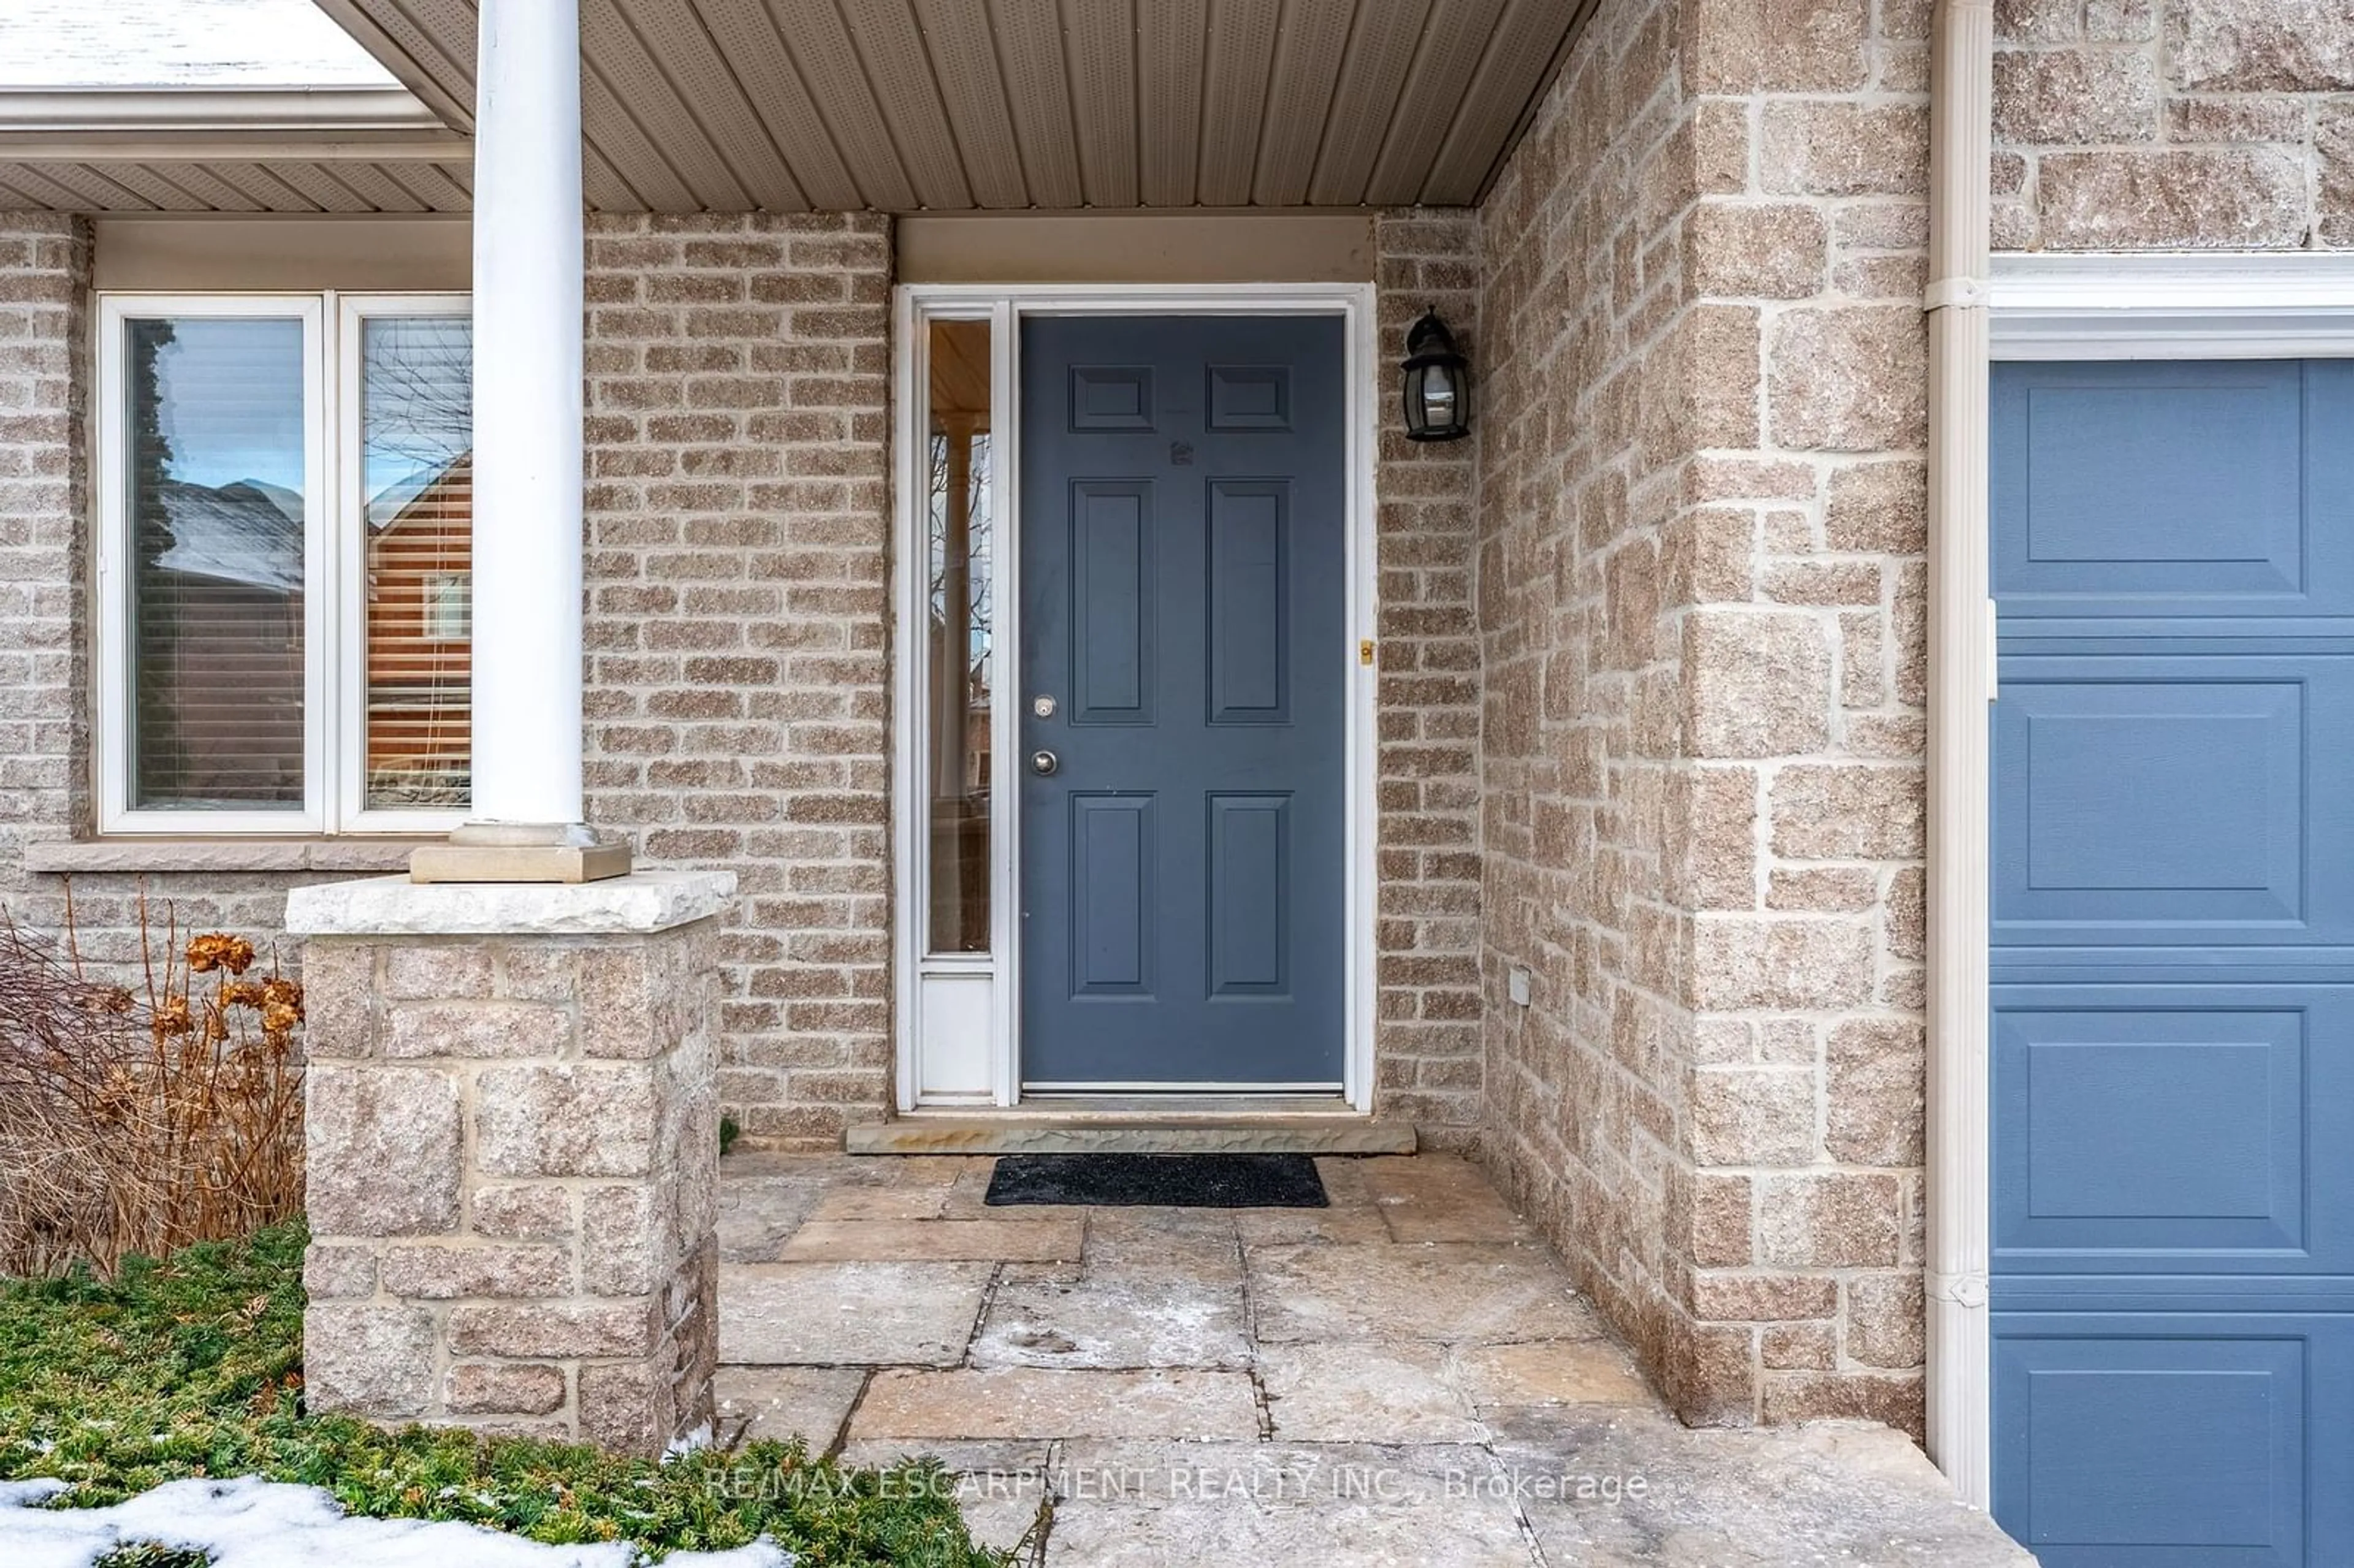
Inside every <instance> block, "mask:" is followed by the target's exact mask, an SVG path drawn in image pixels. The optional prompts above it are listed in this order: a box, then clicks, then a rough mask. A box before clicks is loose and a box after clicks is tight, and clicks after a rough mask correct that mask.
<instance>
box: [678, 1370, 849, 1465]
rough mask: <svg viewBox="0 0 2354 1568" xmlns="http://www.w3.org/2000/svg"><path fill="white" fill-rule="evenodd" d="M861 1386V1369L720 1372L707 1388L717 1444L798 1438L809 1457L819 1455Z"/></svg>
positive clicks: (828, 1445)
mask: <svg viewBox="0 0 2354 1568" xmlns="http://www.w3.org/2000/svg"><path fill="white" fill-rule="evenodd" d="M865 1386H866V1369H865V1368H864V1367H761V1366H723V1367H721V1368H720V1369H719V1372H718V1375H717V1376H716V1378H715V1379H714V1380H713V1383H712V1394H713V1398H714V1402H715V1404H716V1405H717V1407H718V1416H719V1438H720V1441H722V1442H724V1443H737V1442H744V1443H752V1442H759V1441H764V1440H766V1441H773V1442H783V1441H785V1440H786V1439H788V1438H792V1437H799V1438H801V1439H802V1440H804V1441H805V1442H807V1443H808V1445H809V1451H810V1453H811V1455H812V1456H815V1455H821V1454H823V1453H825V1452H826V1451H827V1450H828V1449H830V1448H832V1446H833V1444H834V1440H835V1439H836V1438H838V1437H840V1436H842V1422H843V1417H844V1416H846V1415H848V1414H850V1407H851V1405H852V1404H855V1403H856V1402H857V1399H858V1391H859V1390H860V1389H862V1388H864V1387H865Z"/></svg>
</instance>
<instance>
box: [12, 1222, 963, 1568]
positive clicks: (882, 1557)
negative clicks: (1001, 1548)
mask: <svg viewBox="0 0 2354 1568" xmlns="http://www.w3.org/2000/svg"><path fill="white" fill-rule="evenodd" d="M304 1239H305V1237H304V1234H303V1231H302V1226H301V1225H300V1224H291V1225H281V1226H277V1227H274V1228H272V1229H270V1230H265V1231H262V1232H260V1233H259V1234H256V1235H254V1236H252V1237H251V1238H249V1239H248V1240H245V1241H239V1242H209V1243H206V1244H203V1245H197V1246H192V1247H188V1248H186V1249H185V1250H183V1251H181V1252H178V1253H175V1254H174V1255H172V1256H171V1257H170V1258H169V1259H167V1260H165V1261H163V1262H155V1261H153V1260H149V1259H144V1258H133V1259H130V1260H128V1261H126V1263H125V1265H124V1266H123V1268H122V1271H121V1273H120V1274H119V1275H118V1277H116V1278H114V1279H113V1280H111V1281H99V1280H95V1279H92V1278H90V1277H72V1278H64V1279H47V1280H17V1281H10V1282H6V1283H5V1284H0V1389H5V1390H6V1391H7V1393H6V1395H5V1398H0V1479H28V1478H35V1477H54V1478H58V1479H60V1480H63V1481H66V1482H68V1483H69V1487H70V1489H69V1491H67V1492H65V1493H64V1494H62V1496H61V1497H60V1498H59V1499H58V1506H64V1507H72V1506H100V1505H104V1504H107V1503H111V1502H116V1501H119V1500H121V1499H123V1498H126V1497H129V1496H132V1495H133V1494H135V1493H138V1492H141V1491H144V1490H146V1489H148V1488H150V1487H153V1486H155V1485H157V1484H159V1483H161V1482H164V1481H168V1480H176V1479H180V1478H186V1477H191V1476H213V1477H226V1476H239V1475H260V1476H264V1477H267V1478H270V1479H272V1480H281V1481H292V1482H297V1483H301V1484H303V1485H308V1486H316V1487H321V1488H323V1489H325V1490H326V1491H328V1492H329V1493H331V1494H332V1495H333V1496H334V1498H335V1499H337V1500H338V1501H339V1502H340V1503H342V1505H343V1506H344V1508H345V1510H347V1511H350V1512H352V1513H358V1514H369V1515H375V1516H377V1517H385V1518H391V1517H399V1518H413V1519H444V1520H465V1521H467V1522H470V1523H474V1524H480V1525H485V1526H488V1527H489V1528H491V1529H493V1530H502V1531H510V1532H512V1533H514V1534H516V1535H521V1536H526V1537H528V1538H530V1539H532V1540H535V1541H542V1542H552V1543H559V1544H561V1543H573V1542H599V1541H631V1542H637V1543H638V1544H640V1545H641V1546H642V1547H644V1548H646V1549H647V1552H648V1554H649V1555H650V1556H659V1555H660V1554H661V1553H663V1552H668V1551H671V1550H674V1549H681V1548H699V1549H704V1550H715V1549H723V1548H726V1547H731V1546H740V1545H743V1544H746V1543H747V1542H751V1541H753V1540H756V1539H757V1538H758V1537H759V1536H761V1535H763V1534H765V1535H767V1536H769V1538H770V1539H771V1540H773V1541H775V1542H777V1544H779V1546H782V1547H784V1548H785V1549H786V1550H787V1551H790V1552H793V1553H795V1554H796V1555H797V1556H798V1558H799V1560H800V1562H801V1563H803V1564H805V1565H809V1568H819V1565H823V1568H863V1565H868V1564H885V1563H888V1564H895V1565H896V1564H918V1565H921V1564H937V1565H939V1568H985V1565H991V1564H997V1563H1001V1562H1002V1559H1001V1558H999V1557H998V1556H996V1555H995V1554H992V1553H991V1552H984V1551H982V1550H981V1549H980V1548H978V1547H976V1546H975V1545H974V1544H973V1543H972V1541H971V1538H970V1536H969V1535H968V1534H967V1533H966V1531H965V1528H964V1524H963V1521H962V1520H961V1518H960V1516H959V1514H958V1512H957V1508H956V1504H955V1501H954V1500H953V1497H952V1489H951V1488H949V1486H948V1485H947V1484H945V1482H944V1481H943V1480H942V1478H941V1476H940V1472H938V1470H937V1469H936V1468H931V1467H922V1466H911V1467H903V1468H900V1469H895V1470H891V1471H875V1470H853V1469H843V1468H839V1467H835V1466H834V1465H832V1464H831V1463H829V1462H826V1461H823V1460H812V1459H811V1458H810V1457H808V1456H807V1454H806V1452H805V1451H804V1450H803V1448H802V1447H801V1445H800V1444H799V1443H793V1444H777V1443H754V1444H749V1445H747V1446H744V1447H742V1448H740V1449H737V1450H736V1451H734V1452H732V1453H720V1452H718V1451H716V1450H709V1449H706V1450H703V1451H701V1452H697V1453H694V1454H690V1455H686V1456H684V1457H679V1458H677V1459H674V1460H673V1461H670V1462H668V1463H663V1464H656V1463H653V1462H652V1461H647V1460H640V1459H627V1458H620V1457H614V1456H612V1455H610V1454H605V1453H602V1452H600V1451H599V1450H597V1449H595V1448H589V1447H582V1446H569V1445H563V1444H554V1443H543V1442H536V1441H530V1440H525V1439H520V1438H486V1437H480V1436H475V1435H473V1434H471V1433H466V1432H460V1431H451V1430H446V1429H429V1428H424V1427H411V1428H408V1430H406V1431H401V1432H393V1433H387V1432H384V1431H381V1430H379V1429H377V1428H376V1427H373V1426H370V1425H366V1423H364V1422H360V1421H355V1420H353V1419H350V1418H348V1417H343V1416H312V1415H307V1414H303V1412H302V1408H301V1405H302V1247H303V1243H304ZM139 1553H145V1554H144V1555H141V1554H139ZM118 1561H119V1562H121V1563H122V1564H123V1568H133V1564H134V1563H135V1564H137V1565H138V1568H181V1565H182V1564H184V1563H187V1562H188V1561H189V1560H188V1559H187V1558H186V1556H185V1554H175V1553H164V1552H148V1551H147V1549H134V1552H132V1553H122V1554H118Z"/></svg>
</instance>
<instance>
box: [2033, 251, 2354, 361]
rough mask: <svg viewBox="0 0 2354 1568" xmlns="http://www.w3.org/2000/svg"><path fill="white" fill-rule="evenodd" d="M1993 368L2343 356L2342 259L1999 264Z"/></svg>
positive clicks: (2087, 257)
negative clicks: (2055, 362) (1996, 364)
mask: <svg viewBox="0 0 2354 1568" xmlns="http://www.w3.org/2000/svg"><path fill="white" fill-rule="evenodd" d="M1991 305H1992V329H1993V330H1992V347H1993V354H1994V357H1995V358H1997V359H2285V358H2296V357H2299V356H2310V355H2354V253H2349V252H2342V251H2317V250H2291V251H2269V252H2266V251H2256V252H2250V251H2238V252H2232V253H2228V254H2209V253H2185V252H2159V253H2153V254H2148V255H2116V254H2107V253H2084V254H2070V255H2064V256H2058V255H2017V254H2014V255H1999V256H1997V257H1995V258H1994V275H1993V288H1992V299H1991Z"/></svg>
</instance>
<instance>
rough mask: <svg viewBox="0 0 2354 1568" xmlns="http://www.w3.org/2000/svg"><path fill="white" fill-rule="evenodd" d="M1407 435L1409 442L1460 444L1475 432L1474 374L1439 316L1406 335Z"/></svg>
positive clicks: (1428, 315) (1428, 314) (1425, 316)
mask: <svg viewBox="0 0 2354 1568" xmlns="http://www.w3.org/2000/svg"><path fill="white" fill-rule="evenodd" d="M1399 368H1401V369H1402V370H1404V371H1405V433H1406V438H1407V439H1408V440H1416V441H1459V440H1462V439H1463V438H1464V437H1466V436H1468V435H1469V434H1470V433H1471V424H1470V418H1471V372H1470V367H1469V366H1468V365H1467V364H1466V363H1465V361H1464V358H1463V355H1461V354H1460V353H1459V352H1458V350H1457V349H1456V346H1455V339H1454V338H1453V337H1452V336H1450V335H1448V334H1447V323H1445V322H1443V321H1440V320H1439V319H1438V313H1437V311H1425V312H1423V313H1422V319H1421V320H1420V321H1418V322H1416V323H1414V330H1413V331H1412V332H1409V333H1407V334H1405V365H1403V366H1400V367H1399Z"/></svg>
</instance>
